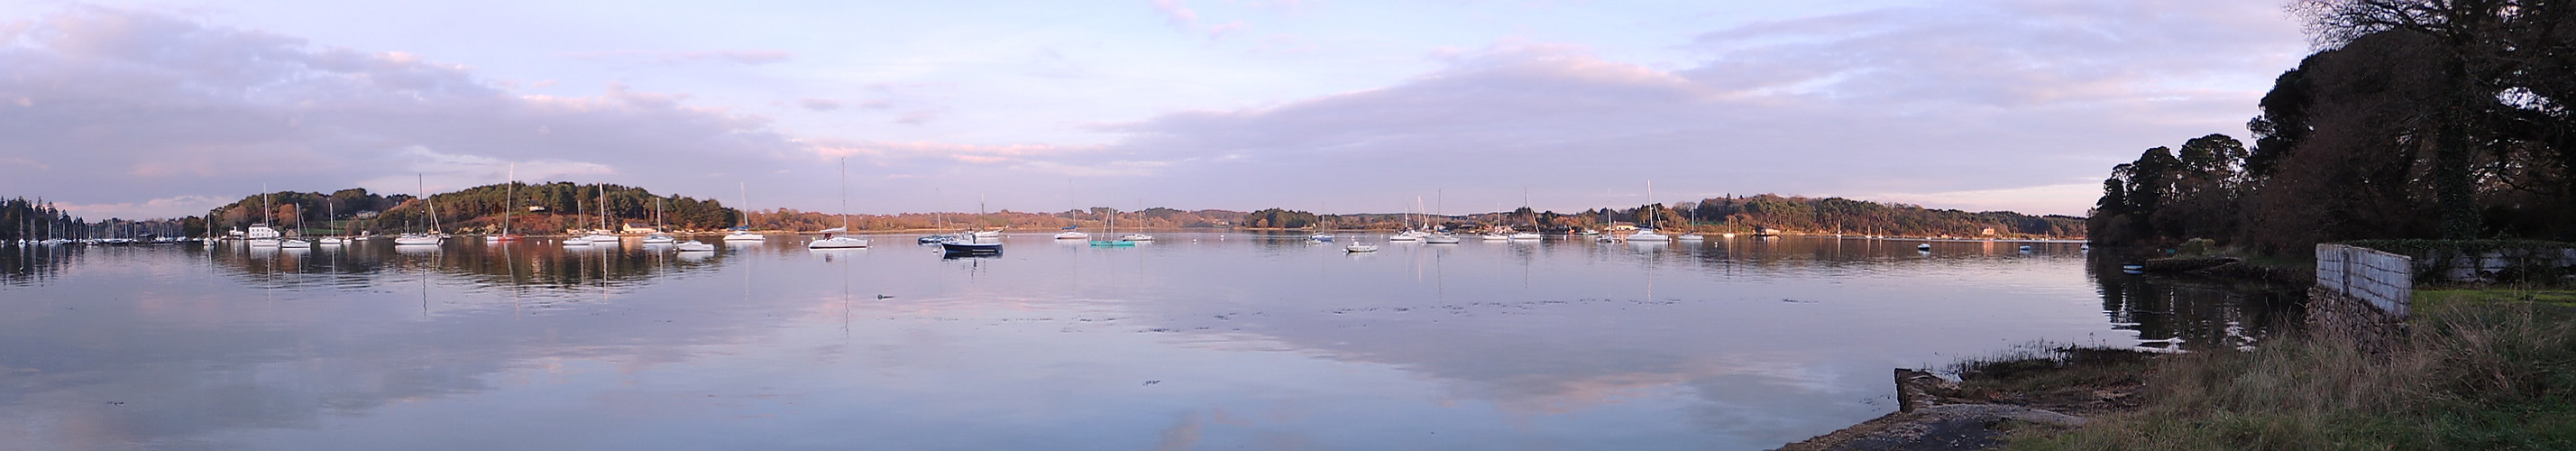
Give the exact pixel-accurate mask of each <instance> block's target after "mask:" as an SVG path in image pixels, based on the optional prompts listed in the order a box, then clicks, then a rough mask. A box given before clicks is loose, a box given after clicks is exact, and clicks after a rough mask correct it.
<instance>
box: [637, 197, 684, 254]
mask: <svg viewBox="0 0 2576 451" xmlns="http://www.w3.org/2000/svg"><path fill="white" fill-rule="evenodd" d="M665 227H668V226H667V225H665V224H664V222H663V221H662V198H660V197H655V198H653V233H652V234H649V235H644V245H646V246H659V245H667V244H671V243H672V242H676V241H679V239H678V238H673V237H671V234H669V233H663V232H662V229H663V228H665Z"/></svg>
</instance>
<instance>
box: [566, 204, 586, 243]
mask: <svg viewBox="0 0 2576 451" xmlns="http://www.w3.org/2000/svg"><path fill="white" fill-rule="evenodd" d="M572 217H575V218H579V217H581V199H573V201H572ZM566 232H570V230H566ZM590 244H591V243H590V237H588V236H582V235H572V236H567V237H564V239H563V246H564V247H590Z"/></svg>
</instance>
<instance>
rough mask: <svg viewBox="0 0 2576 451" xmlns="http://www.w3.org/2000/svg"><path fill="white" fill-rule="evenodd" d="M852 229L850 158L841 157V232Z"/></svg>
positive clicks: (847, 231)
mask: <svg viewBox="0 0 2576 451" xmlns="http://www.w3.org/2000/svg"><path fill="white" fill-rule="evenodd" d="M849 231H850V158H849V157H841V233H849Z"/></svg>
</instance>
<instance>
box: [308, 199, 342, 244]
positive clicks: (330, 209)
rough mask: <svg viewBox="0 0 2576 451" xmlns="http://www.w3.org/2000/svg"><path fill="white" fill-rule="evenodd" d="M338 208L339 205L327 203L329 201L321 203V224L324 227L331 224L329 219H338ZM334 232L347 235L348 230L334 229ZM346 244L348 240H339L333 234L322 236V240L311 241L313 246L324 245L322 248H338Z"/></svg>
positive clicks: (338, 236) (338, 237) (337, 236)
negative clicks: (337, 231)
mask: <svg viewBox="0 0 2576 451" xmlns="http://www.w3.org/2000/svg"><path fill="white" fill-rule="evenodd" d="M339 207H340V206H339V205H334V204H332V202H331V201H329V200H324V201H322V223H323V224H324V225H329V224H330V223H331V218H337V217H340V208H339ZM334 230H339V231H340V233H348V230H347V228H345V227H343V228H340V229H334ZM348 242H349V240H348V239H346V238H341V237H340V235H337V234H333V235H329V236H324V237H322V239H319V240H313V244H319V245H324V246H338V245H342V244H347V243H348Z"/></svg>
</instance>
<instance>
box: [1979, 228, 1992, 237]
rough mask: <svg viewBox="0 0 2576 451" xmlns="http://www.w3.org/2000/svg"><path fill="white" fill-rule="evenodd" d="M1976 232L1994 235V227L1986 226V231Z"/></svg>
mask: <svg viewBox="0 0 2576 451" xmlns="http://www.w3.org/2000/svg"><path fill="white" fill-rule="evenodd" d="M1978 233H1981V234H1984V235H1986V236H1994V234H1995V228H1993V227H1987V228H1986V231H1984V232H1978Z"/></svg>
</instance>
